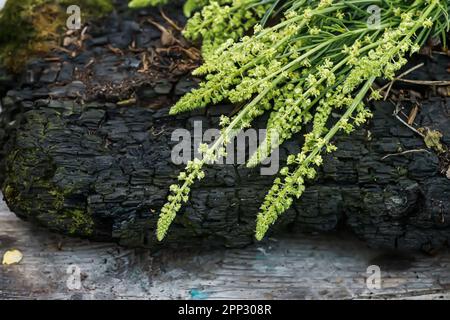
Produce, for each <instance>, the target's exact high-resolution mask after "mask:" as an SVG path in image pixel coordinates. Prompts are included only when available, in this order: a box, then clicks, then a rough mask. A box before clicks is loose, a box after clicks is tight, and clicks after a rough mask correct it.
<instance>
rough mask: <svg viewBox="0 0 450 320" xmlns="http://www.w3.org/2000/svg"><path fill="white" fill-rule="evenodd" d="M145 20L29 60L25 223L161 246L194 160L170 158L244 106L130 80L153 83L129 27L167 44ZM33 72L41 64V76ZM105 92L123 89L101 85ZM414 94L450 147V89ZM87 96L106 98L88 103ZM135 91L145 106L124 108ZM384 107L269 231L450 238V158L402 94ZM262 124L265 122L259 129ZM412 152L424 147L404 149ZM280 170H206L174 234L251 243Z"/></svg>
mask: <svg viewBox="0 0 450 320" xmlns="http://www.w3.org/2000/svg"><path fill="white" fill-rule="evenodd" d="M114 19H117V17H115V18H114ZM133 21H134V20H133V19H131V20H125V21H119V22H117V21H115V20H113V22H114V23H111V24H108V23H104V22H102V28H97V29H95V25H94V27H93V28H94V30H95V33H94V36H93V37H92V38H91V39H90V40H89V41H88V42H87V44H86V46H87V47H86V48H85V52H83V53H82V54H81V55H79V56H77V57H76V58H70V57H68V56H67V55H66V54H65V53H61V55H60V57H61V59H62V60H64V62H62V63H60V64H55V63H54V62H46V61H45V60H37V61H34V62H32V63H30V65H29V66H28V70H27V72H25V73H24V74H25V76H24V78H23V79H22V82H21V83H20V84H17V85H16V89H15V90H10V91H9V92H8V94H7V95H6V96H5V97H3V99H2V105H3V111H2V113H1V115H0V140H1V141H2V146H1V150H0V166H1V170H0V180H1V184H2V191H3V195H4V197H5V200H6V202H7V204H8V206H9V207H10V209H11V210H12V211H13V212H15V213H16V214H17V215H18V216H19V217H21V218H23V219H28V220H31V221H34V222H36V223H39V224H41V225H44V226H46V227H47V228H49V229H51V230H55V231H57V232H60V233H64V234H72V235H76V236H82V237H87V238H90V239H96V240H108V241H109V240H113V241H117V242H118V243H120V244H122V245H126V246H133V247H152V248H153V247H155V246H158V245H159V244H157V243H156V240H155V236H154V234H155V230H154V228H155V225H156V221H157V218H158V213H159V209H160V208H161V206H162V205H163V203H164V202H165V199H166V196H167V192H168V187H169V185H170V184H171V183H173V182H175V178H176V176H177V174H178V172H179V170H181V169H182V167H183V166H176V165H174V164H173V163H172V161H171V150H172V148H173V146H174V145H175V144H177V143H178V142H176V141H172V140H171V135H172V132H173V131H174V130H175V129H179V128H187V129H189V130H191V131H192V126H193V122H194V121H202V123H203V129H207V128H211V127H217V123H218V118H219V116H220V115H221V114H222V113H225V114H229V113H230V112H232V110H233V109H234V107H233V106H227V105H223V106H216V107H210V108H208V109H204V110H198V111H195V112H193V113H190V114H183V115H179V116H170V115H169V114H168V107H169V106H170V105H171V104H172V103H173V102H174V101H176V99H177V98H178V97H179V96H180V95H182V94H183V93H184V92H186V91H188V90H189V89H190V88H191V87H192V86H194V85H195V81H194V80H192V79H190V78H189V77H188V73H187V72H186V71H184V73H183V72H179V73H176V74H170V75H169V74H167V78H161V74H164V72H160V74H159V76H158V78H155V79H150V80H149V81H135V82H132V83H131V84H130V80H129V79H135V78H137V79H140V80H142V78H143V76H142V73H137V70H138V69H139V68H141V67H142V65H140V64H139V63H134V62H133V61H134V60H133V59H139V57H140V56H138V55H137V54H136V53H135V52H136V50H130V51H126V48H127V45H129V44H128V43H122V42H124V41H126V42H131V40H130V41H128V40H127V39H128V38H127V39H125V37H124V34H127V33H129V32H131V33H132V34H133V36H132V37H131V38H130V39H132V38H133V37H135V40H136V43H137V45H138V46H139V45H142V46H150V45H152V46H161V43H160V42H159V41H160V40H159V39H158V37H159V35H158V30H156V29H152V30H150V28H152V27H151V26H150V25H147V26H145V25H144V26H143V25H142V24H141V25H139V24H138V25H136V24H133ZM116 22H117V23H116ZM111 25H113V26H111ZM139 28H141V29H142V28H144V29H145V28H148V30H147V31H146V32H145V33H144V32H142V30H141V31H139V30H140V29H139ZM151 32H153V35H152V33H151ZM111 34H113V35H114V37H111V36H110V35H111ZM152 37H153V38H152ZM114 39H116V40H117V39H119V40H117V41H119V42H121V43H114V41H116V40H114ZM124 39H125V40H124ZM111 42H113V46H114V47H120V45H121V44H122V45H123V48H122V51H125V53H124V52H122V54H121V55H117V53H115V52H111V50H108V49H106V48H105V47H106V46H107V45H108V44H110V43H111ZM140 43H141V44H140ZM91 58H93V59H94V60H95V63H94V64H92V63H91V62H90V61H91V60H90V59H91ZM171 59H181V58H178V57H175V58H174V57H171ZM425 62H426V66H425V67H424V68H422V69H420V70H419V71H416V72H415V73H414V74H412V75H410V78H420V79H429V80H433V79H437V80H440V79H442V78H444V77H445V76H446V71H445V67H446V65H447V63H448V58H445V57H442V56H440V57H437V58H433V59H425ZM125 64H128V65H126V66H125ZM124 66H125V67H124ZM74 67H76V68H78V69H82V68H86V69H87V68H90V69H89V70H90V72H91V73H90V78H89V79H84V80H83V79H82V80H83V81H81V80H80V79H79V78H76V74H75V73H73V72H72V71H73V70H72V69H73V68H74ZM29 70H37V71H36V76H35V77H32V79H29V78H28V77H27V75H29ZM71 70H72V71H71ZM105 70H106V71H105ZM33 72H34V71H33ZM86 72H87V71H86ZM140 77H141V78H140ZM104 79H108V80H111V81H116V82H117V83H122V84H123V83H127V85H128V87H127V90H122V91H120V90H115V89H114V87H112V88H113V89H112V90H109V91H108V90H106V89H105V90H99V87H100V88H101V87H102V81H103V80H104ZM74 80H75V81H74ZM144 80H145V79H144ZM53 82H56V85H55V84H52V85H49V83H53ZM99 84H100V85H99ZM103 88H109V89H111V86H109V85H108V86H106V85H105V84H104V83H103ZM415 89H417V90H419V91H424V93H426V94H427V95H428V97H427V98H426V99H424V100H423V101H421V107H420V112H419V114H418V115H417V117H416V119H415V126H416V127H428V128H431V129H433V130H438V131H440V132H441V133H442V134H443V138H442V141H443V143H445V144H447V145H450V117H449V112H450V98H445V97H439V96H437V95H435V94H433V93H431V94H430V92H428V91H429V90H428V89H426V88H424V87H416V88H415ZM89 91H91V93H92V92H94V93H96V94H94V95H90V97H89V98H86V96H87V95H88V92H89ZM130 92H133V93H135V97H136V98H137V102H136V103H133V104H131V105H127V106H123V105H121V104H120V103H118V101H120V100H123V99H124V98H126V97H127V96H128V95H129V94H130ZM86 100H87V101H88V102H86ZM412 105H413V104H411V103H404V104H402V106H401V107H402V108H403V112H404V113H406V114H408V113H409V111H410V109H411V107H412ZM373 109H374V118H373V119H372V120H371V121H370V122H369V123H368V124H367V125H366V126H364V127H363V128H361V129H359V130H357V131H356V132H354V133H352V134H351V135H350V136H343V135H341V136H338V137H337V138H336V139H335V140H336V144H337V147H338V151H336V152H335V153H333V154H331V155H328V156H326V157H325V161H324V166H323V168H321V169H320V174H319V177H318V178H317V179H316V180H315V181H312V182H310V183H309V185H308V187H307V189H306V192H305V193H304V195H303V196H302V197H301V198H300V199H299V200H297V201H295V204H294V205H293V207H292V208H291V209H290V210H288V211H287V212H286V213H284V214H283V215H282V217H281V218H280V219H279V221H278V223H277V224H276V225H275V226H274V228H273V229H272V230H271V231H270V233H274V232H300V231H307V232H328V231H333V230H339V229H349V230H351V231H352V232H354V233H355V234H357V235H358V236H359V237H360V238H362V239H364V240H366V241H367V242H368V243H369V244H370V245H373V246H377V247H380V246H381V247H389V248H402V249H422V250H426V251H430V250H433V249H435V248H439V247H442V246H447V245H448V240H449V236H450V197H449V196H450V181H449V179H447V177H446V176H445V173H444V174H443V172H442V171H443V170H444V169H446V168H445V166H444V165H443V163H442V161H441V160H440V158H439V156H438V155H437V154H436V153H435V151H433V150H431V149H428V148H427V147H426V146H425V144H424V141H423V138H422V137H420V136H419V135H417V134H416V133H414V132H413V131H412V130H411V129H409V128H407V127H406V126H405V125H403V124H402V123H400V122H399V121H398V119H396V118H395V117H394V116H393V111H394V106H393V105H392V104H391V103H389V102H381V103H376V104H375V105H374V106H373ZM264 124H265V119H259V120H258V121H257V123H256V124H255V126H256V127H264ZM300 137H301V135H299V136H298V137H296V138H294V139H292V141H289V142H287V143H285V144H284V145H283V146H282V148H281V149H280V155H281V164H283V163H284V161H285V158H286V154H288V153H292V152H297V150H298V149H299V145H300V143H299V141H300V140H301V138H300ZM408 150H416V151H414V152H406V153H404V151H408ZM273 179H274V177H271V176H261V175H260V171H259V168H256V169H247V168H245V167H244V166H239V165H216V166H212V167H208V169H207V176H206V178H205V179H204V180H203V181H201V182H199V183H197V184H196V185H195V188H194V189H193V190H192V197H191V199H190V200H189V202H188V203H187V204H186V205H185V206H184V208H183V209H182V211H181V212H180V214H179V215H178V217H177V219H176V221H175V223H174V225H173V226H172V229H171V231H170V233H169V235H168V237H167V240H166V241H165V243H166V244H167V243H168V244H186V243H203V244H220V245H225V246H230V247H239V246H244V245H247V244H250V243H252V242H253V241H254V238H253V233H254V227H255V216H256V214H257V212H258V209H259V206H260V203H261V201H262V200H263V197H264V195H265V193H266V191H267V190H268V188H269V187H270V186H271V183H272V182H273Z"/></svg>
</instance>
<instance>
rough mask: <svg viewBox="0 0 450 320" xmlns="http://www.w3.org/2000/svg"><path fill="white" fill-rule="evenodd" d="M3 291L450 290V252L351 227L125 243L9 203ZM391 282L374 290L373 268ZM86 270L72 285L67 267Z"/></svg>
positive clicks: (7, 295)
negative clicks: (57, 229)
mask: <svg viewBox="0 0 450 320" xmlns="http://www.w3.org/2000/svg"><path fill="white" fill-rule="evenodd" d="M13 248H16V249H19V250H21V251H22V252H23V254H24V259H23V260H22V262H21V263H20V264H19V265H11V266H3V265H0V299H181V298H183V299H366V298H380V299H387V298H402V299H404V298H408V299H448V298H450V290H449V288H450V272H449V270H450V269H449V266H450V255H449V253H447V252H442V253H440V254H438V255H436V256H433V257H430V256H425V255H420V254H417V253H416V254H405V253H404V254H401V255H400V254H399V253H393V252H383V251H379V250H373V249H369V248H367V247H366V246H365V245H364V244H362V243H361V242H359V241H357V240H356V239H353V238H352V237H350V236H348V235H336V234H335V235H325V236H324V235H321V236H315V235H303V234H298V235H296V236H290V237H289V238H278V239H274V238H272V239H269V240H267V241H266V242H265V243H263V244H261V245H259V246H255V245H253V246H249V247H247V248H245V249H228V250H226V249H223V250H213V251H210V250H206V251H205V250H202V249H201V248H190V249H186V248H179V249H164V250H160V251H157V252H155V253H152V252H150V251H147V250H136V249H131V250H130V249H124V248H121V247H119V246H117V245H115V244H108V243H94V242H89V241H83V240H78V239H74V238H68V237H64V236H60V235H56V234H52V233H48V231H46V230H44V229H41V228H39V227H36V226H34V225H31V224H30V223H28V222H24V221H21V220H19V219H18V218H16V217H15V216H14V215H13V214H12V213H10V212H9V211H8V210H7V208H6V206H5V205H4V204H3V203H2V204H0V255H3V253H4V252H5V251H6V250H9V249H13ZM372 264H377V265H379V266H380V268H381V275H382V289H380V290H372V291H371V290H368V289H367V286H366V277H367V273H366V270H367V267H368V266H369V265H372ZM71 265H76V266H78V267H79V268H80V270H81V279H82V282H81V283H82V287H81V289H80V290H69V289H68V287H67V280H68V278H69V276H70V274H68V273H67V269H68V267H69V266H71Z"/></svg>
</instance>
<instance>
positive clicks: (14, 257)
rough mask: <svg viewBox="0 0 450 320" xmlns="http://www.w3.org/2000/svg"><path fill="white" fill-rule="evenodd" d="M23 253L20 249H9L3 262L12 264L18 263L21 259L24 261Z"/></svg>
mask: <svg viewBox="0 0 450 320" xmlns="http://www.w3.org/2000/svg"><path fill="white" fill-rule="evenodd" d="M22 258H23V254H22V252H20V251H19V250H8V251H6V252H5V254H4V255H3V262H2V264H4V265H10V264H17V263H19V262H20V261H22Z"/></svg>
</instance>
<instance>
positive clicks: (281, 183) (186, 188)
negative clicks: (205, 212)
mask: <svg viewBox="0 0 450 320" xmlns="http://www.w3.org/2000/svg"><path fill="white" fill-rule="evenodd" d="M373 5H376V6H377V8H379V9H380V10H379V16H378V17H376V18H377V19H375V20H373V19H372V18H373V16H372V14H371V13H370V12H368V10H367V9H368V7H369V6H373ZM249 6H252V8H254V9H253V10H254V11H253V12H252V14H251V15H248V16H247V15H246V12H247V11H248V10H247V11H246V10H242V11H240V10H241V9H243V8H247V9H248V8H249ZM219 15H224V17H218V16H219ZM225 15H226V17H225ZM227 19H231V20H227ZM233 19H234V20H233ZM269 20H271V21H272V23H271V25H270V26H269V25H268V23H267V22H268V21H269ZM216 21H218V23H217V24H216ZM230 21H233V23H230ZM257 21H260V22H259V23H257ZM374 21H375V22H376V23H375V24H374V23H373V22H374ZM235 24H236V25H239V27H235V26H234V25H235ZM250 27H252V28H253V33H252V34H248V31H249V29H250ZM449 28H450V22H449V6H448V1H446V0H347V1H333V0H285V1H281V0H276V1H269V0H267V1H258V2H257V1H252V0H234V1H231V0H230V1H227V0H220V1H218V2H214V1H211V2H209V4H207V5H205V6H204V7H203V9H202V10H201V11H198V12H197V13H196V14H195V15H194V17H193V18H191V20H190V21H189V22H188V27H187V30H186V35H187V36H189V37H190V38H193V39H197V38H202V39H203V41H204V51H205V62H204V64H203V65H202V66H200V67H199V68H198V69H196V70H195V71H194V75H196V76H202V77H204V79H205V80H204V81H203V82H202V83H201V84H200V87H199V88H198V89H195V90H193V91H192V92H190V93H188V94H186V95H185V96H183V97H182V98H181V99H180V100H179V101H178V103H176V104H175V105H174V106H173V107H172V108H171V110H170V112H171V114H178V113H180V112H186V111H190V110H193V109H196V108H202V107H206V106H207V105H211V104H217V103H219V102H221V101H230V102H232V103H241V104H244V107H242V108H241V109H240V111H239V112H238V113H237V114H235V115H234V116H233V117H232V118H229V117H227V116H225V115H223V116H222V117H221V125H222V131H221V132H222V134H221V136H220V138H219V139H217V140H216V141H215V142H214V143H212V144H211V145H209V146H208V145H201V146H200V150H199V151H200V152H201V153H202V158H201V159H194V160H193V161H190V162H189V163H188V165H187V167H186V170H185V171H184V172H181V173H180V175H179V176H178V180H179V184H175V185H172V186H171V187H170V194H169V196H168V201H167V203H166V204H165V205H164V206H163V208H162V209H161V214H160V218H159V221H158V225H157V238H158V239H159V240H162V239H163V238H164V237H165V235H166V234H167V231H168V229H169V227H170V225H171V223H172V222H173V220H174V219H175V217H176V214H177V212H178V211H179V210H180V208H181V206H182V204H183V203H185V202H187V201H188V199H189V193H190V189H191V187H192V185H193V184H194V182H195V181H196V180H201V179H202V178H203V177H204V176H205V173H204V171H203V167H204V166H205V165H208V164H213V163H214V162H215V161H217V160H218V159H219V158H220V157H222V156H223V155H225V148H224V146H225V145H227V144H228V142H229V141H230V140H231V138H232V137H233V135H235V134H236V132H237V131H238V130H242V129H245V128H248V127H250V126H251V124H252V121H253V120H254V119H255V118H257V117H259V116H261V115H263V114H265V113H268V114H269V119H268V121H267V129H268V130H267V132H268V135H267V137H266V140H265V141H264V142H263V143H261V144H260V146H259V147H258V149H257V151H256V152H255V153H254V154H253V155H252V156H251V157H250V159H249V161H248V163H247V165H248V166H249V167H254V166H256V165H258V164H259V163H260V162H261V161H262V160H263V159H264V157H265V156H267V155H269V154H270V152H271V151H273V149H274V148H276V147H278V146H279V145H280V144H281V143H283V142H284V141H286V140H288V139H290V138H292V137H293V135H294V134H296V133H298V132H300V131H301V130H302V129H304V128H305V126H306V125H307V124H311V125H312V130H310V132H307V133H306V134H305V140H304V142H303V145H302V146H299V150H298V152H297V153H296V154H292V155H289V156H288V159H287V164H286V166H285V167H283V168H282V169H281V170H280V175H279V177H277V178H276V179H275V181H274V183H273V186H272V187H271V189H270V190H269V192H268V193H267V195H266V197H265V200H264V202H263V203H262V205H261V208H260V212H259V214H258V216H257V223H256V238H257V239H258V240H260V239H262V238H263V237H264V235H265V234H266V232H267V230H268V229H269V227H270V226H271V225H272V224H273V223H275V221H276V220H277V219H278V217H279V216H280V215H281V214H283V212H285V211H286V210H287V209H288V208H289V207H290V206H291V205H292V203H293V200H294V199H295V198H299V197H301V195H302V193H303V192H304V190H305V181H306V180H311V179H314V178H315V177H316V175H317V168H318V167H319V166H320V165H321V164H322V161H323V160H322V155H323V154H324V153H329V152H333V151H334V150H336V147H335V146H334V145H333V144H332V139H333V137H334V136H335V135H336V133H338V132H340V131H343V132H345V133H351V132H352V131H353V130H354V129H355V127H356V126H360V125H362V124H363V123H365V122H366V121H367V119H368V118H370V117H371V112H370V109H369V108H368V107H367V103H366V101H367V100H370V99H374V100H376V99H380V98H381V94H380V92H378V91H377V90H374V89H373V84H374V82H375V80H376V79H377V78H381V79H386V80H392V79H394V77H395V74H396V72H397V71H398V70H399V69H400V68H401V67H402V66H404V65H405V64H406V62H407V57H408V56H409V55H411V54H413V53H415V52H417V51H419V49H420V48H421V46H422V45H423V44H424V42H425V41H426V39H427V38H429V37H430V36H432V37H437V36H443V43H444V45H445V44H446V43H445V35H446V32H448V31H449ZM233 30H234V31H235V32H233ZM221 33H222V34H221ZM332 113H333V114H339V115H340V117H339V119H338V120H337V121H333V120H332V119H331V118H332V117H331V114H332ZM275 135H276V136H277V139H276V143H273V142H274V137H275Z"/></svg>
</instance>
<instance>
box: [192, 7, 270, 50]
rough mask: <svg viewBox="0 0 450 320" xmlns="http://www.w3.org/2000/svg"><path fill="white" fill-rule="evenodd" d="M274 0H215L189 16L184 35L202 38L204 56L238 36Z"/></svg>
mask: <svg viewBox="0 0 450 320" xmlns="http://www.w3.org/2000/svg"><path fill="white" fill-rule="evenodd" d="M274 2H275V1H274V0H270V1H263V2H261V0H215V1H209V3H208V4H203V5H202V7H203V9H202V10H201V11H198V12H196V13H195V14H194V16H193V17H192V18H191V19H189V21H188V23H187V25H186V28H185V30H184V33H183V34H184V36H185V37H186V38H188V39H191V40H202V44H203V45H202V52H203V56H204V57H205V59H207V58H208V56H209V53H211V52H213V51H214V50H215V49H216V48H217V47H218V46H220V45H221V44H222V43H224V42H226V41H227V40H228V39H232V40H238V39H239V38H241V37H242V36H243V35H244V34H245V33H246V32H247V31H248V30H251V29H252V27H253V26H254V25H256V24H257V23H258V22H259V21H260V20H261V18H262V17H263V16H264V15H265V14H266V12H267V10H268V8H269V7H270V5H271V3H274Z"/></svg>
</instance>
